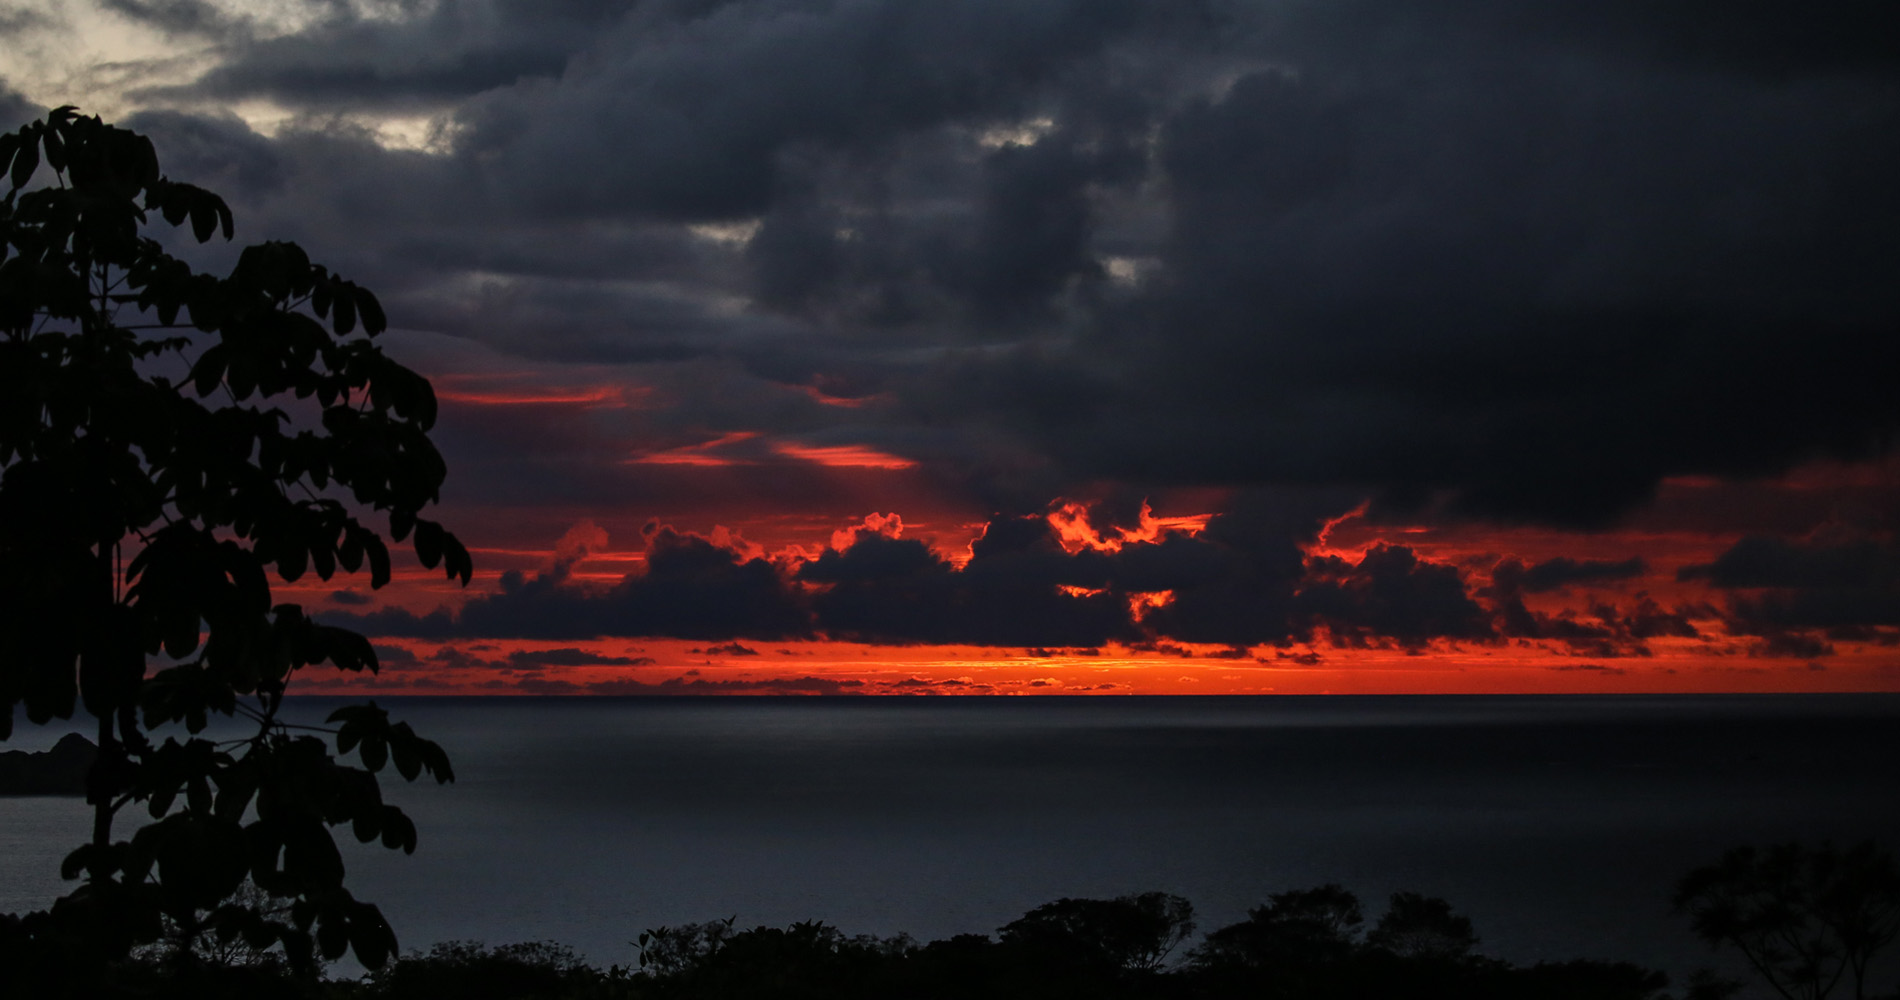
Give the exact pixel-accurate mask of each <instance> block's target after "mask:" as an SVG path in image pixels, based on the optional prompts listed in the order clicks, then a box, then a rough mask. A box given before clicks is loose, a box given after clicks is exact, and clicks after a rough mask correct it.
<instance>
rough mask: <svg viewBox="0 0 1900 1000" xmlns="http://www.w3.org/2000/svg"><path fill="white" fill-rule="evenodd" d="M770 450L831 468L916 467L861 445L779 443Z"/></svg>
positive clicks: (907, 460)
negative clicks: (820, 445)
mask: <svg viewBox="0 0 1900 1000" xmlns="http://www.w3.org/2000/svg"><path fill="white" fill-rule="evenodd" d="M772 450H773V451H775V452H777V453H778V454H780V455H784V456H785V457H787V458H796V459H798V460H800V461H804V462H814V463H817V464H818V465H824V466H831V467H834V468H844V467H850V468H861V469H911V468H915V467H916V466H917V463H916V462H913V461H911V460H910V459H908V458H901V457H899V456H897V455H891V454H887V453H885V452H881V451H878V450H876V449H874V448H866V447H863V446H861V445H850V444H842V445H826V446H822V447H815V446H811V445H802V444H786V443H784V442H780V443H778V444H774V445H773V446H772Z"/></svg>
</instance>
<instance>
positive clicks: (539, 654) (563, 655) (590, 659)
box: [508, 646, 655, 667]
mask: <svg viewBox="0 0 1900 1000" xmlns="http://www.w3.org/2000/svg"><path fill="white" fill-rule="evenodd" d="M653 662H655V661H654V659H653V657H651V656H608V655H605V654H603V653H595V652H591V651H589V650H585V649H576V648H574V647H571V646H569V647H564V648H561V649H517V650H515V651H514V652H512V653H509V654H508V665H509V666H512V667H523V666H539V667H601V666H604V667H643V666H647V665H649V664H651V663H653Z"/></svg>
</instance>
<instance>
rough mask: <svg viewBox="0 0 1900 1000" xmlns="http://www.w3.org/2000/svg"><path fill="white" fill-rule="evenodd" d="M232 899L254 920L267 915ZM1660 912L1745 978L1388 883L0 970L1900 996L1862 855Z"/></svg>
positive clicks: (649, 999) (1198, 992)
mask: <svg viewBox="0 0 1900 1000" xmlns="http://www.w3.org/2000/svg"><path fill="white" fill-rule="evenodd" d="M245 894H247V898H244V899H242V900H240V901H239V902H241V903H243V904H244V905H246V906H248V907H250V908H252V909H255V910H259V911H262V912H266V913H268V912H270V911H271V909H272V908H273V906H279V905H282V904H281V901H273V900H272V899H271V898H269V897H268V896H267V895H265V894H263V893H261V892H260V891H259V890H256V889H254V888H249V887H247V888H246V890H245ZM1675 903H1676V908H1677V910H1678V911H1679V912H1680V913H1682V914H1683V915H1684V916H1685V917H1687V918H1688V920H1689V921H1690V923H1691V926H1692V927H1693V928H1694V930H1695V931H1696V933H1697V934H1698V935H1699V936H1700V937H1701V938H1703V939H1704V940H1705V941H1707V942H1708V943H1709V944H1710V945H1712V946H1717V947H1721V948H1725V949H1728V950H1729V951H1730V952H1731V953H1733V954H1736V955H1737V957H1739V958H1740V959H1742V965H1743V966H1745V967H1746V968H1748V969H1750V970H1752V972H1753V975H1752V976H1751V981H1750V982H1748V983H1743V982H1738V981H1730V980H1725V979H1723V978H1721V977H1718V976H1716V975H1714V974H1712V973H1709V972H1706V971H1698V972H1697V973H1696V974H1694V975H1692V976H1690V977H1688V979H1687V981H1685V982H1681V983H1674V984H1672V983H1671V982H1670V980H1669V978H1668V977H1667V976H1666V975H1664V974H1663V973H1661V972H1658V971H1655V970H1651V969H1645V968H1642V967H1640V966H1637V965H1633V964H1630V963H1627V962H1615V961H1599V960H1584V959H1579V960H1574V961H1565V962H1539V963H1537V964H1535V965H1529V966H1522V965H1515V964H1512V963H1510V962H1506V961H1503V960H1500V959H1496V958H1491V957H1487V956H1485V955H1484V954H1483V953H1482V951H1481V949H1480V939H1479V936H1478V934H1477V932H1476V930H1475V929H1474V928H1473V926H1472V923H1471V921H1470V920H1469V919H1468V918H1466V917H1464V916H1462V915H1460V914H1459V913H1457V912H1456V911H1455V910H1454V909H1453V908H1452V906H1451V905H1450V904H1449V903H1447V902H1446V901H1445V900H1442V899H1436V898H1433V897H1428V896H1422V895H1419V894H1417V893H1410V892H1401V893H1396V894H1394V895H1393V896H1392V897H1391V898H1390V900H1389V901H1388V902H1387V904H1386V906H1385V908H1384V911H1383V912H1382V913H1381V914H1380V915H1379V916H1378V917H1377V918H1376V919H1372V918H1370V917H1369V916H1368V914H1367V912H1366V911H1365V909H1364V908H1363V906H1362V904H1361V902H1360V900H1359V899H1358V898H1357V897H1356V896H1355V895H1354V894H1353V893H1351V892H1350V891H1348V890H1346V889H1344V888H1342V887H1341V886H1338V885H1331V884H1329V885H1322V886H1318V887H1315V888H1311V889H1304V890H1296V891H1289V892H1283V893H1277V894H1274V895H1272V896H1270V897H1269V898H1268V899H1267V900H1266V902H1264V903H1263V904H1261V905H1260V906H1258V907H1255V908H1253V909H1252V910H1251V911H1249V913H1248V915H1247V919H1245V920H1243V921H1240V922H1239V923H1235V924H1230V925H1227V926H1224V927H1219V928H1216V929H1214V930H1212V931H1209V932H1207V933H1204V934H1197V930H1198V929H1197V926H1196V922H1195V919H1194V908H1193V906H1192V904H1191V903H1190V902H1189V901H1188V900H1186V899H1183V898H1181V897H1179V896H1174V895H1170V894H1167V893H1161V892H1149V893H1143V894H1141V895H1134V896H1122V897H1119V898H1116V899H1059V900H1057V901H1055V902H1053V903H1048V904H1045V905H1043V906H1039V907H1037V908H1035V909H1033V910H1031V911H1029V912H1028V913H1025V914H1023V915H1022V916H1021V917H1019V918H1017V919H1016V920H1013V921H1011V922H1009V923H1007V924H1005V925H1004V926H1002V927H1001V928H998V929H997V931H996V932H995V933H994V934H959V935H956V936H954V937H951V938H948V939H945V940H940V941H931V942H929V943H927V944H920V943H918V942H916V941H914V940H913V939H911V938H910V937H909V936H908V935H901V934H900V935H897V936H895V937H873V936H856V937H852V936H847V935H845V934H844V933H842V932H841V931H839V930H838V929H837V928H835V927H832V926H830V925H827V924H824V923H819V922H803V923H796V924H793V925H791V926H789V927H754V928H751V929H740V928H738V927H737V926H736V921H734V920H731V919H728V920H722V921H712V922H708V923H701V924H686V925H682V926H678V927H660V928H654V929H650V930H648V931H646V932H644V933H642V934H640V935H639V936H638V938H637V939H635V940H633V941H630V942H628V944H629V946H630V947H629V958H630V961H629V962H628V964H626V965H613V966H609V967H608V968H605V969H602V968H599V967H597V966H593V965H589V964H587V963H586V962H584V961H582V960H581V959H580V957H579V956H577V955H576V954H575V953H574V952H573V951H572V950H571V949H569V948H567V947H565V946H562V945H559V944H554V943H549V942H532V943H525V944H511V945H503V946H500V947H487V946H484V945H481V944H476V943H470V942H447V943H443V944H438V945H436V946H435V947H433V948H431V949H430V950H429V951H427V952H411V953H410V954H408V955H406V956H403V957H401V958H398V959H396V960H393V961H391V962H389V963H387V964H385V965H383V966H381V967H380V968H377V969H375V970H374V971H372V972H370V973H369V974H368V975H367V976H365V977H363V978H361V979H355V980H344V979H326V978H324V976H323V975H322V970H321V968H304V969H302V970H301V971H299V970H294V969H293V968H292V966H291V965H290V964H289V963H288V962H286V961H285V960H284V957H283V954H282V952H281V948H280V947H273V946H272V943H271V942H270V941H269V940H268V939H267V938H265V937H263V936H259V937H258V938H257V940H256V942H255V943H253V942H251V941H247V940H245V939H244V938H243V936H241V935H231V934H225V933H220V932H218V931H216V930H208V929H207V926H208V925H205V924H203V923H202V922H201V923H200V924H198V925H197V926H196V927H195V928H182V927H177V926H173V927H170V928H169V929H168V931H169V932H168V934H167V935H166V937H165V938H164V939H162V940H161V941H159V942H158V943H156V944H154V945H152V946H148V947H146V948H143V949H141V950H140V951H138V952H137V953H135V954H134V955H133V956H132V957H131V958H130V959H127V960H123V961H120V962H117V963H113V964H111V965H109V966H107V967H104V968H102V969H95V970H74V969H71V968H59V967H56V966H54V965H51V964H48V962H47V961H46V959H45V956H35V955H30V954H24V953H22V952H21V951H19V950H13V951H11V952H9V951H8V949H7V948H6V947H5V944H6V942H7V941H8V940H9V938H10V935H11V932H15V931H17V930H18V929H19V918H14V917H5V916H0V962H4V964H5V968H6V969H7V970H8V972H9V974H10V978H11V979H12V981H13V982H14V983H16V984H21V985H27V984H30V985H31V986H32V987H33V994H32V995H36V996H55V995H68V996H121V997H153V998H158V997H178V998H186V997H189V998H194V1000H224V998H230V1000H238V998H247V1000H248V998H287V1000H289V998H294V1000H423V998H431V1000H433V998H439V997H453V998H466V1000H596V998H599V1000H610V998H627V1000H714V998H720V1000H727V998H731V1000H748V998H758V1000H819V998H839V1000H853V998H865V1000H870V998H917V1000H965V998H968V1000H1012V998H1024V1000H1028V998H1038V1000H1043V998H1052V1000H1063V998H1076V1000H1081V998H1094V1000H1116V998H1129V1000H1138V998H1141V1000H1145V998H1157V1000H1171V998H1183V1000H1222V998H1229V997H1232V998H1240V997H1247V998H1261V1000H1278V998H1284V1000H1362V998H1394V1000H1399V998H1409V1000H1440V998H1443V1000H1454V998H1456V1000H1728V998H1735V1000H1742V998H1747V997H1757V996H1759V997H1782V998H1787V1000H1826V998H1828V997H1851V998H1854V1000H1900V990H1896V989H1893V987H1894V986H1895V985H1896V984H1900V977H1897V976H1896V975H1895V974H1894V973H1893V972H1892V971H1880V970H1879V969H1877V968H1876V967H1875V963H1874V959H1875V958H1877V957H1879V956H1880V953H1881V952H1882V951H1883V950H1884V949H1885V948H1886V947H1887V946H1888V945H1890V944H1891V943H1892V942H1893V940H1894V938H1895V936H1896V932H1900V869H1896V866H1895V863H1894V861H1893V858H1892V856H1891V855H1889V854H1887V853H1885V852H1883V851H1881V850H1879V849H1878V848H1876V847H1875V846H1874V845H1872V844H1861V845H1857V846H1855V847H1852V848H1848V849H1845V850H1837V849H1835V848H1833V847H1828V846H1823V847H1820V848H1812V849H1811V848H1806V847H1802V846H1800V845H1794V844H1788V845H1781V846H1777V847H1773V848H1769V849H1767V850H1756V849H1752V848H1738V849H1736V850H1733V851H1730V852H1728V853H1727V854H1726V855H1724V856H1723V857H1722V858H1721V859H1720V861H1718V862H1717V863H1716V864H1713V865H1710V866H1707V867H1704V868H1700V869H1697V870H1696V871H1694V872H1691V873H1689V874H1688V875H1687V876H1685V877H1684V878H1683V879H1682V881H1681V882H1680V883H1679V884H1678V886H1677V890H1676V897H1675ZM28 919H31V918H28ZM11 940H13V941H15V942H17V941H19V940H21V938H20V937H17V936H11Z"/></svg>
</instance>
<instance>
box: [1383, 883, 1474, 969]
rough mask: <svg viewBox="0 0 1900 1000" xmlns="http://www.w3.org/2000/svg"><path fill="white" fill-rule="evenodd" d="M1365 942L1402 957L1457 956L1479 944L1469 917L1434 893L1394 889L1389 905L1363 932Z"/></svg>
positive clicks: (1439, 957)
mask: <svg viewBox="0 0 1900 1000" xmlns="http://www.w3.org/2000/svg"><path fill="white" fill-rule="evenodd" d="M1366 944H1368V945H1370V946H1372V947H1374V948H1378V949H1379V950H1381V951H1389V952H1391V953H1392V954H1394V955H1399V956H1403V957H1405V958H1435V959H1456V958H1463V957H1465V956H1466V955H1469V954H1471V949H1473V948H1476V947H1477V946H1478V935H1477V932H1475V931H1473V930H1472V928H1471V919H1470V918H1469V917H1463V916H1459V915H1458V914H1456V913H1453V912H1452V911H1451V904H1450V903H1447V902H1445V901H1444V900H1442V899H1439V898H1438V897H1436V896H1425V895H1421V894H1419V893H1416V892H1395V893H1393V894H1392V901H1391V906H1390V907H1389V908H1388V909H1387V910H1386V911H1385V915H1384V916H1382V917H1380V918H1379V923H1378V924H1377V925H1376V926H1374V927H1373V928H1372V933H1370V934H1367V935H1366Z"/></svg>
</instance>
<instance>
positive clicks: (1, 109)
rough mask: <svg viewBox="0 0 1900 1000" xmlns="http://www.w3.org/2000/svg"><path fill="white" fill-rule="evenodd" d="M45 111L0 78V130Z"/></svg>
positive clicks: (1, 19)
mask: <svg viewBox="0 0 1900 1000" xmlns="http://www.w3.org/2000/svg"><path fill="white" fill-rule="evenodd" d="M5 16H6V15H5V12H4V11H0V30H4V29H5V27H6V23H5V21H4V17H5ZM45 113H46V109H45V108H42V107H38V106H37V105H35V104H33V103H32V102H31V101H28V100H27V99H26V97H25V95H23V94H21V93H20V92H18V91H16V90H14V89H13V88H12V87H10V86H8V85H7V81H6V80H5V78H0V131H7V132H11V131H13V130H14V129H17V128H19V127H20V126H22V125H25V124H26V123H27V122H30V121H32V120H34V119H35V118H38V117H40V116H41V115H43V114H45Z"/></svg>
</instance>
